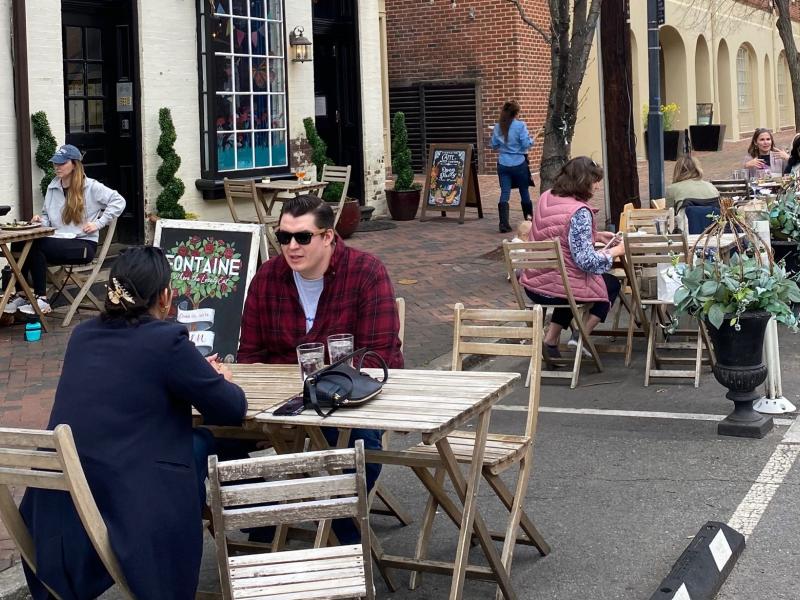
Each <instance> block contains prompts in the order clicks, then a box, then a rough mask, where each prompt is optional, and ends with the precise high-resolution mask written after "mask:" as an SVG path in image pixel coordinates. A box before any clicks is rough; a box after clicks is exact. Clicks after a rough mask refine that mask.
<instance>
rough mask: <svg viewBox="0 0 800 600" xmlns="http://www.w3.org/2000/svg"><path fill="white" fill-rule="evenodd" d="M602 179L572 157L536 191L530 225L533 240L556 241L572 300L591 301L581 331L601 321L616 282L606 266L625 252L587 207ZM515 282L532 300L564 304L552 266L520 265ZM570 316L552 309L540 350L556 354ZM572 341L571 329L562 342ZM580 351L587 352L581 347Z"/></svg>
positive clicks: (583, 159)
mask: <svg viewBox="0 0 800 600" xmlns="http://www.w3.org/2000/svg"><path fill="white" fill-rule="evenodd" d="M602 180H603V169H601V168H600V167H599V166H597V164H595V162H594V161H593V160H592V159H591V158H589V157H586V156H579V157H577V158H573V159H572V160H571V161H569V162H568V163H567V164H565V165H564V166H563V167H562V168H561V171H560V172H559V174H558V175H557V176H556V181H555V183H554V184H553V188H552V189H550V190H548V191H546V192H544V193H543V194H542V195H541V196H539V202H537V203H536V208H535V209H534V212H533V228H532V229H531V240H533V241H537V242H538V241H543V240H551V239H557V240H558V241H559V243H560V244H561V251H562V254H563V256H564V263H565V266H566V269H567V277H568V279H569V286H570V289H571V290H572V295H573V296H574V297H575V300H576V301H578V302H592V303H593V304H592V308H591V309H589V312H588V313H587V314H586V321H585V323H586V331H587V333H591V332H592V330H593V329H594V328H595V327H597V325H598V324H599V323H601V322H603V321H605V319H606V316H608V312H609V310H610V309H611V305H612V304H614V300H615V299H616V297H617V295H618V294H619V289H620V283H619V281H618V280H617V278H616V277H614V276H613V275H610V274H609V273H608V271H610V270H611V264H612V262H613V260H614V257H616V256H622V255H623V254H625V247H624V246H623V244H622V242H621V240H619V239H618V238H615V237H614V234H612V233H609V232H608V231H597V227H596V226H595V220H594V215H595V213H596V212H597V209H594V208H591V207H590V206H589V200H591V198H592V196H593V195H594V192H595V191H596V190H597V188H598V187H599V186H600V182H601V181H602ZM596 241H598V242H601V243H603V244H607V247H605V248H603V249H602V250H595V248H594V243H595V242H596ZM519 282H520V283H521V284H522V286H523V287H524V288H525V292H526V293H527V294H528V297H530V299H531V300H533V301H534V302H535V303H537V304H541V305H543V306H547V305H548V304H565V303H566V297H567V291H566V289H565V288H564V283H563V281H562V279H561V273H559V272H558V271H557V270H554V269H525V270H524V271H523V272H522V274H521V275H520V278H519ZM571 321H572V311H571V310H570V309H569V308H555V309H553V316H552V317H551V318H550V325H549V326H548V328H547V333H546V334H545V338H544V344H545V351H546V352H547V353H548V355H549V356H550V357H551V358H559V357H560V356H561V354H560V352H559V350H558V343H559V339H560V337H561V331H562V330H563V329H565V328H567V327H569V324H570V322H571ZM577 343H578V338H577V333H575V334H574V335H573V337H572V338H571V339H570V340H569V342H568V345H570V346H577ZM584 354H588V350H587V349H586V348H585V347H584Z"/></svg>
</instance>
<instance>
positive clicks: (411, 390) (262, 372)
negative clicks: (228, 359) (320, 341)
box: [231, 364, 520, 441]
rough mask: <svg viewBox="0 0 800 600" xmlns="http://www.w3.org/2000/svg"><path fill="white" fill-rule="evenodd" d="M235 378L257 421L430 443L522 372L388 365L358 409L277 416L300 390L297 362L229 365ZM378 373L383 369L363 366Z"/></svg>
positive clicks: (500, 393) (488, 403) (502, 391)
mask: <svg viewBox="0 0 800 600" xmlns="http://www.w3.org/2000/svg"><path fill="white" fill-rule="evenodd" d="M231 366H232V371H233V377H234V379H233V380H234V381H235V382H236V383H237V384H238V385H240V386H241V387H242V389H244V391H245V394H246V396H247V401H248V403H249V410H251V411H253V410H259V409H260V411H261V412H258V413H257V414H256V415H255V417H254V421H255V422H257V423H264V424H267V423H276V424H287V425H323V424H324V425H326V426H330V427H344V428H349V429H352V428H368V429H386V430H389V431H398V432H417V433H420V434H422V436H423V440H425V439H426V438H429V439H430V440H432V441H435V439H437V438H439V437H441V435H442V434H443V433H447V432H449V431H452V430H453V429H455V428H456V427H458V426H459V425H461V424H462V423H464V422H466V421H468V420H469V419H471V418H472V417H473V416H475V415H476V414H479V413H480V412H482V411H483V410H486V409H487V408H489V407H491V406H492V405H493V404H495V403H496V402H497V401H498V400H500V399H501V398H503V396H505V395H506V393H507V392H508V390H509V389H510V387H511V385H512V384H513V383H514V382H515V381H516V380H518V379H519V378H520V375H519V373H491V372H479V371H427V370H411V369H390V370H389V379H388V381H387V382H386V384H385V385H384V387H383V390H382V391H381V393H380V394H379V395H378V396H377V397H375V398H373V399H372V400H370V401H369V402H367V403H365V404H364V405H363V406H360V407H355V408H341V409H339V410H337V411H336V412H334V413H333V414H332V415H331V416H330V417H328V418H326V419H324V421H323V419H322V418H320V417H319V416H318V415H317V414H316V413H314V412H313V411H310V410H307V411H305V412H303V414H301V415H297V416H275V415H273V414H272V412H273V410H274V409H275V408H277V407H278V406H280V405H281V404H283V402H284V401H285V400H287V399H289V398H291V397H292V396H294V395H295V394H299V393H300V392H301V389H302V384H301V381H300V369H299V367H298V366H297V365H263V364H256V365H231ZM365 371H366V372H368V373H369V374H371V375H373V376H375V377H380V376H381V373H382V372H381V371H380V370H379V369H365Z"/></svg>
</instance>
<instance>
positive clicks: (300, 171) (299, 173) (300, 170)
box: [294, 167, 306, 182]
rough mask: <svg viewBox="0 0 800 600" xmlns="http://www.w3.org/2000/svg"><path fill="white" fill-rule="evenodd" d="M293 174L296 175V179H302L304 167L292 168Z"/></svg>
mask: <svg viewBox="0 0 800 600" xmlns="http://www.w3.org/2000/svg"><path fill="white" fill-rule="evenodd" d="M294 176H295V177H297V181H298V182H301V181H303V178H304V177H305V176H306V168H305V167H297V168H296V169H295V170H294Z"/></svg>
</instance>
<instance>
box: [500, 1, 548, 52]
mask: <svg viewBox="0 0 800 600" xmlns="http://www.w3.org/2000/svg"><path fill="white" fill-rule="evenodd" d="M506 2H509V3H511V4H513V5H514V7H515V8H516V9H517V12H518V13H519V17H520V19H522V21H523V23H525V24H526V25H527V26H528V27H530V28H531V29H533V30H534V31H535V32H536V33H538V34H539V35H540V36H542V39H543V40H544V43H545V44H547V45H548V46H549V45H550V43H551V42H552V38H551V37H550V36H549V35H548V34H547V32H546V31H545V30H544V29H542V28H541V27H540V26H539V24H538V23H536V21H534V20H533V19H532V18H530V17H529V16H528V14H527V13H526V12H525V9H524V8H522V3H521V2H520V0H506Z"/></svg>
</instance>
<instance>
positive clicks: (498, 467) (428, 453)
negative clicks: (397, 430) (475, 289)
mask: <svg viewBox="0 0 800 600" xmlns="http://www.w3.org/2000/svg"><path fill="white" fill-rule="evenodd" d="M454 313H455V317H454V319H455V324H454V333H453V362H452V368H453V370H454V371H460V370H461V368H462V364H463V359H464V356H465V355H467V354H479V355H486V356H519V357H527V358H528V365H529V368H530V369H531V371H532V373H533V376H532V379H531V385H530V388H529V392H528V409H527V414H526V418H525V432H524V433H523V434H499V433H489V435H488V438H487V441H486V453H485V455H484V459H483V468H482V474H483V477H484V478H485V479H486V481H487V482H488V483H489V485H490V486H491V488H492V489H493V490H494V492H495V493H496V495H497V497H498V498H499V499H500V501H501V502H502V503H503V505H504V506H505V507H506V509H507V510H508V511H509V518H508V523H507V525H506V529H505V531H504V532H495V533H492V538H493V539H496V540H501V541H503V551H502V554H501V561H502V563H503V566H504V567H505V568H506V571H510V570H511V561H512V558H513V554H514V549H515V547H516V544H518V543H519V544H524V545H529V546H535V547H536V548H537V549H538V550H539V553H540V554H541V555H542V556H546V555H547V554H548V553H549V552H550V546H549V545H548V544H547V542H545V540H544V538H543V537H542V535H541V534H540V533H539V531H538V530H537V529H536V526H535V525H534V523H533V520H532V519H531V518H530V517H529V516H528V515H527V514H526V513H525V510H524V504H525V494H526V492H527V489H528V483H529V481H530V477H531V470H532V463H533V444H534V437H535V435H536V424H537V420H538V416H539V392H540V385H539V384H540V374H541V371H540V369H541V354H542V318H543V317H542V314H543V313H542V307H541V306H538V305H536V306H534V307H533V310H485V309H465V308H464V305H463V304H461V303H458V304H456V305H455V310H454ZM498 338H500V340H501V341H497V340H498ZM447 439H448V442H449V443H450V445H451V446H452V448H453V451H454V453H455V456H456V459H457V460H458V461H459V462H461V463H469V462H470V461H471V459H472V451H473V447H474V443H475V432H473V431H455V432H453V433H452V434H450V435H449V436H448V437H447ZM372 454H373V453H371V452H368V457H369V459H370V460H371V459H372V458H371V457H372ZM375 454H376V455H378V456H379V462H396V463H400V464H409V465H412V469H413V470H414V472H415V473H417V474H418V476H420V475H423V474H422V471H427V473H425V474H424V475H423V477H420V479H422V480H423V481H425V480H426V479H427V480H428V481H430V480H431V477H430V472H429V471H428V470H429V469H435V472H434V475H433V478H432V479H433V481H435V482H436V483H437V484H438V485H439V486H441V485H442V482H443V481H444V467H443V465H442V464H441V458H440V457H439V455H438V453H437V450H436V448H435V447H432V446H430V445H425V444H418V445H417V446H414V447H413V448H411V449H409V450H405V451H401V452H387V451H384V452H379V453H375ZM381 458H382V459H383V460H381ZM514 465H518V467H519V472H518V475H517V481H516V485H515V487H514V490H513V492H512V491H511V490H510V489H509V488H508V487H507V486H506V484H505V482H504V481H503V480H502V479H501V474H503V473H505V472H506V471H508V470H509V469H511V468H512V467H513V466H514ZM439 506H440V504H439V501H438V500H437V499H436V497H435V496H433V495H431V496H430V497H429V499H428V503H427V505H426V507H425V513H424V516H423V520H422V529H421V532H420V536H419V539H418V540H417V548H416V553H415V558H416V559H422V558H425V557H426V556H427V553H428V547H429V544H430V540H431V533H432V528H433V521H434V517H435V515H436V511H437V508H438V507H439ZM441 507H442V508H443V509H444V511H445V512H446V513H447V515H448V516H449V517H450V518H451V519H453V521H454V523H456V524H458V523H460V521H461V514H460V511H459V510H458V508H457V507H456V506H455V504H453V503H447V504H442V505H441ZM520 529H521V531H520ZM419 576H420V572H418V571H415V572H412V574H411V582H410V585H411V589H415V588H416V586H417V584H418V583H419ZM497 598H498V599H500V598H502V593H501V592H500V590H499V588H498V590H497Z"/></svg>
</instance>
